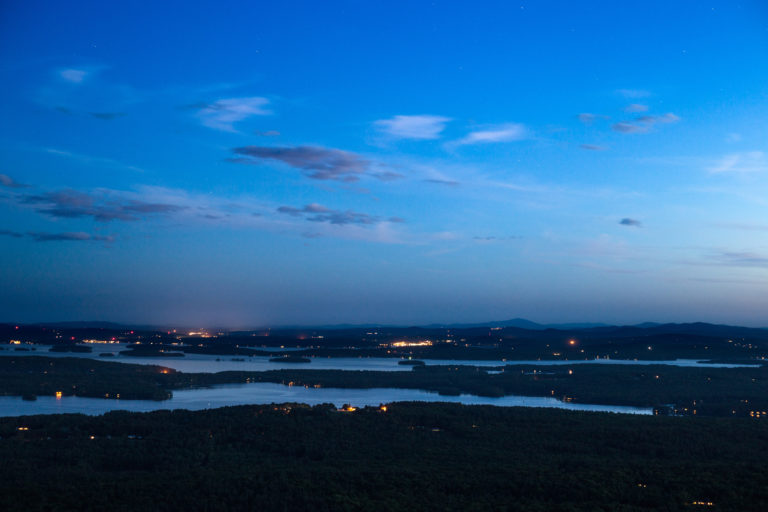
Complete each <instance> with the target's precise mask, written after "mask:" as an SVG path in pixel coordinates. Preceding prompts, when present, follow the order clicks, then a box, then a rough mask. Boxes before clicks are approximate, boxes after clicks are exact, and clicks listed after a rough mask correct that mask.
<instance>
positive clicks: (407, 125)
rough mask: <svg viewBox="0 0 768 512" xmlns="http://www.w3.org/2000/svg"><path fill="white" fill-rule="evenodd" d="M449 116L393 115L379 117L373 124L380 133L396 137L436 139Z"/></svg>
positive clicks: (449, 119)
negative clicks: (386, 117) (389, 117)
mask: <svg viewBox="0 0 768 512" xmlns="http://www.w3.org/2000/svg"><path fill="white" fill-rule="evenodd" d="M449 121H451V118H450V117H443V116H433V115H415V116H403V115H400V116H394V117H393V118H391V119H380V120H378V121H375V122H374V123H373V125H374V126H375V127H376V128H377V129H378V130H379V131H381V132H382V133H384V134H386V135H388V136H390V137H392V138H396V139H414V140H428V139H437V138H439V137H440V134H441V133H442V131H443V130H444V129H445V125H446V123H448V122H449Z"/></svg>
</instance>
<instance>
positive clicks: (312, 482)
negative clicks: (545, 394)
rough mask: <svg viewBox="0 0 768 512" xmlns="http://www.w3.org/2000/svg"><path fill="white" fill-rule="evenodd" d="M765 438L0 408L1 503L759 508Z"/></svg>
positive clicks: (471, 412) (485, 412)
mask: <svg viewBox="0 0 768 512" xmlns="http://www.w3.org/2000/svg"><path fill="white" fill-rule="evenodd" d="M766 448H768V430H766V429H765V425H763V424H761V423H760V422H755V421H750V420H749V419H740V418H727V419H717V418H668V417H661V416H657V417H654V416H647V417H640V416H632V415H618V414H606V413H585V412H573V411H559V410H551V409H522V408H501V407H489V406H462V405H458V404H424V403H397V404H389V405H387V407H386V411H383V410H382V409H380V408H364V409H358V410H356V411H354V412H339V411H336V410H335V408H334V407H333V406H331V405H327V406H316V407H308V406H305V405H298V404H282V405H271V406H240V407H228V408H222V409H215V410H208V411H198V412H189V411H184V410H179V411H172V412H171V411H157V412H152V413H126V412H112V413H108V414H105V415H103V416H97V417H89V416H83V415H50V416H27V417H20V418H2V419H0V460H4V461H13V463H12V464H2V465H0V496H2V498H1V499H2V502H3V509H4V510H6V511H16V510H23V511H36V510H86V511H87V510H93V511H96V510H99V511H100V510H114V511H120V510H224V509H226V510H261V511H285V510H312V511H321V512H322V511H353V510H388V511H392V510H403V511H406V510H408V511H410V510H440V511H453V510H456V511H462V512H463V511H467V510H509V511H516V510H521V511H522V510H525V511H595V510H604V511H608V510H611V511H613V510H621V511H649V510H670V511H677V510H681V511H686V510H699V509H701V510H720V511H726V510H727V511H730V510H734V511H736V510H738V511H751V510H754V511H764V510H766V507H768V470H767V469H766V464H765V449H766ZM707 504H710V505H711V506H708V505H707Z"/></svg>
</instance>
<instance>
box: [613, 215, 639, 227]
mask: <svg viewBox="0 0 768 512" xmlns="http://www.w3.org/2000/svg"><path fill="white" fill-rule="evenodd" d="M619 224H621V225H622V226H629V227H635V228H641V227H643V223H642V222H640V221H639V220H637V219H630V218H629V217H624V218H623V219H621V220H620V221H619Z"/></svg>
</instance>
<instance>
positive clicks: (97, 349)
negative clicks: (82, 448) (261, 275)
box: [0, 345, 753, 373]
mask: <svg viewBox="0 0 768 512" xmlns="http://www.w3.org/2000/svg"><path fill="white" fill-rule="evenodd" d="M3 348H5V350H0V356H9V355H13V356H47V357H83V358H87V359H98V360H101V361H107V362H109V361H117V362H122V363H133V364H150V365H158V366H165V367H167V368H173V369H174V370H178V371H181V372H188V373H216V372H224V371H231V370H234V371H266V370H280V369H297V368H307V369H313V370H371V371H410V370H411V367H410V366H405V365H399V364H397V363H398V361H400V359H397V358H387V357H359V358H358V357H334V358H327V357H313V358H311V359H312V362H311V363H271V362H270V361H269V358H268V357H248V356H216V355H208V354H187V355H185V356H184V357H131V356H124V355H118V353H119V352H120V351H121V350H125V348H126V346H125V345H94V346H93V352H91V353H72V352H48V349H49V348H50V346H47V345H37V346H36V348H37V350H36V351H34V352H32V351H30V352H26V351H20V352H17V351H15V350H13V348H11V347H10V346H9V345H6V346H4V347H3ZM104 352H111V353H114V354H115V357H100V356H99V354H101V353H104ZM233 358H239V359H244V361H233V360H232V359H233ZM217 359H218V361H217ZM421 361H424V363H426V364H427V365H468V366H504V365H507V364H529V365H564V364H568V365H573V364H585V363H590V364H625V365H650V364H663V365H671V366H687V367H691V366H700V367H706V368H738V367H751V366H753V365H746V364H722V363H714V364H710V363H703V362H701V361H699V360H696V359H676V360H672V361H635V360H627V359H589V360H583V359H579V360H569V361H501V360H495V361H488V360H463V359H462V360H455V359H421Z"/></svg>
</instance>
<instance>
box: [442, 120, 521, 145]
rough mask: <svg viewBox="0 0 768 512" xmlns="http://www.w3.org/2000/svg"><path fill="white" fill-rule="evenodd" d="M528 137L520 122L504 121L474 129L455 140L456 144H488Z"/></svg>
mask: <svg viewBox="0 0 768 512" xmlns="http://www.w3.org/2000/svg"><path fill="white" fill-rule="evenodd" d="M526 137H528V130H527V129H526V128H525V126H524V125H522V124H520V123H506V124H500V125H495V126H490V127H487V128H485V129H482V130H475V131H473V132H470V133H469V134H467V136H466V137H464V138H463V139H459V140H458V141H456V142H455V144H458V145H465V144H488V143H495V142H513V141H518V140H523V139H525V138H526Z"/></svg>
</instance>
